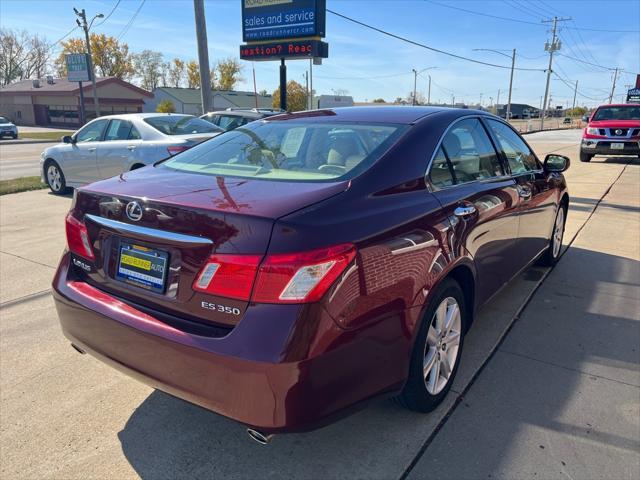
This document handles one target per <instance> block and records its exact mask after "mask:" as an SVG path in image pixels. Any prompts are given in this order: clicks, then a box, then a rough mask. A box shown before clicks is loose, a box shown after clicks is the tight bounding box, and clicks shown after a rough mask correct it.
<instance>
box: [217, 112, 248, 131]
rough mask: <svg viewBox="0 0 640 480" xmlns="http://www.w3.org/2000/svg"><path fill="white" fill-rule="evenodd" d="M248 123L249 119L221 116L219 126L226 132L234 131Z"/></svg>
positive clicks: (237, 116) (236, 116)
mask: <svg viewBox="0 0 640 480" xmlns="http://www.w3.org/2000/svg"><path fill="white" fill-rule="evenodd" d="M245 123H247V119H246V118H244V117H241V116H239V115H220V121H219V122H218V125H219V126H221V127H222V128H224V129H225V130H233V129H236V128H238V127H241V126H242V125H244V124H245Z"/></svg>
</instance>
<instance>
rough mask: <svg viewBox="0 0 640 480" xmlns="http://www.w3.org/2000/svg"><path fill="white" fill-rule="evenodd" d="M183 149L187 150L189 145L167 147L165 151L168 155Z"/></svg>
mask: <svg viewBox="0 0 640 480" xmlns="http://www.w3.org/2000/svg"><path fill="white" fill-rule="evenodd" d="M185 150H189V147H185V146H178V145H174V146H171V147H167V152H169V155H175V154H176V153H180V152H184V151H185Z"/></svg>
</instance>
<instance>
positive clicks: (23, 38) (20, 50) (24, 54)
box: [0, 28, 51, 85]
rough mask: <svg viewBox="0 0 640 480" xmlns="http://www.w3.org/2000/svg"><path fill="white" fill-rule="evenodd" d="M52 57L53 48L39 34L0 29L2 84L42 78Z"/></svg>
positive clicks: (0, 83) (0, 78)
mask: <svg viewBox="0 0 640 480" xmlns="http://www.w3.org/2000/svg"><path fill="white" fill-rule="evenodd" d="M50 59H51V48H50V46H49V44H48V43H47V41H46V40H45V39H44V38H42V37H40V36H39V35H29V34H28V33H27V32H26V31H21V32H18V31H14V30H8V29H4V28H2V29H0V85H7V84H9V83H11V82H13V81H15V80H24V79H27V78H41V77H43V76H44V75H45V72H46V69H47V66H48V65H49V61H50Z"/></svg>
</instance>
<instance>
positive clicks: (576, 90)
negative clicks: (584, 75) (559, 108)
mask: <svg viewBox="0 0 640 480" xmlns="http://www.w3.org/2000/svg"><path fill="white" fill-rule="evenodd" d="M577 94H578V80H576V88H575V89H574V90H573V107H572V110H573V113H574V114H575V110H576V95H577Z"/></svg>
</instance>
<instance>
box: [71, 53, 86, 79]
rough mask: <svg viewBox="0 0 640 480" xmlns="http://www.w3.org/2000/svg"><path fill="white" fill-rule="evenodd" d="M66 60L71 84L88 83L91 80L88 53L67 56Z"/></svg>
mask: <svg viewBox="0 0 640 480" xmlns="http://www.w3.org/2000/svg"><path fill="white" fill-rule="evenodd" d="M65 60H66V63H67V77H68V80H69V81H70V82H88V81H89V80H91V74H90V73H89V62H87V54H86V53H71V54H69V55H65Z"/></svg>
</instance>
